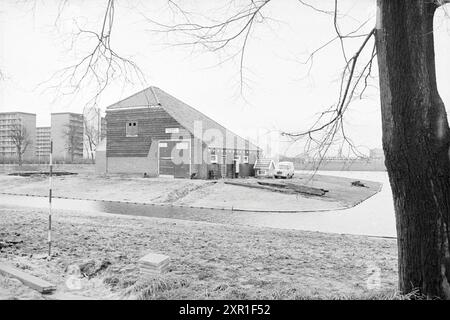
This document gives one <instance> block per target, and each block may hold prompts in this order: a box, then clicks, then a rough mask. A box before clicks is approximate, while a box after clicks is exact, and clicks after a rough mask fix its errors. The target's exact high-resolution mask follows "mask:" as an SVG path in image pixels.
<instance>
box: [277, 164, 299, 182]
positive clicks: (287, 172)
mask: <svg viewBox="0 0 450 320" xmlns="http://www.w3.org/2000/svg"><path fill="white" fill-rule="evenodd" d="M293 176H294V163H292V162H290V161H282V162H280V163H278V166H277V169H276V170H275V174H274V177H275V178H285V179H291V178H292V177H293Z"/></svg>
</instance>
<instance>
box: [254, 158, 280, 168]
mask: <svg viewBox="0 0 450 320" xmlns="http://www.w3.org/2000/svg"><path fill="white" fill-rule="evenodd" d="M254 168H255V169H274V168H275V163H274V162H273V160H272V159H257V160H256V162H255V165H254Z"/></svg>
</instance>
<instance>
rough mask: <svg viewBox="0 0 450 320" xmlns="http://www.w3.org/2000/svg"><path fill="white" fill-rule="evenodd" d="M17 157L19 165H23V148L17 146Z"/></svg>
mask: <svg viewBox="0 0 450 320" xmlns="http://www.w3.org/2000/svg"><path fill="white" fill-rule="evenodd" d="M17 159H18V162H19V167H21V166H22V150H21V147H17Z"/></svg>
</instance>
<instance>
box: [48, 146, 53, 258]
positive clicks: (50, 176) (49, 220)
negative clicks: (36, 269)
mask: <svg viewBox="0 0 450 320" xmlns="http://www.w3.org/2000/svg"><path fill="white" fill-rule="evenodd" d="M52 154H53V140H50V157H49V159H50V160H49V162H50V168H49V176H48V177H49V178H48V180H49V188H48V259H50V258H51V256H52V175H53V163H52V162H53V161H52V160H53V159H52Z"/></svg>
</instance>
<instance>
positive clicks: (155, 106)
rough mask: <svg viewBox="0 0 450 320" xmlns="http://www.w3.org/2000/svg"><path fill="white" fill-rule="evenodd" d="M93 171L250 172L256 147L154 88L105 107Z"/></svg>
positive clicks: (226, 174) (167, 173) (228, 174)
mask: <svg viewBox="0 0 450 320" xmlns="http://www.w3.org/2000/svg"><path fill="white" fill-rule="evenodd" d="M106 122H107V123H108V126H107V133H106V144H103V148H104V149H103V151H102V146H99V148H98V150H97V161H96V163H97V171H98V172H100V173H102V172H104V173H140V174H146V175H148V176H163V175H164V176H173V177H177V178H201V179H208V178H220V177H230V178H231V177H235V176H249V175H253V165H254V163H255V161H256V159H257V158H258V157H259V156H260V152H261V150H260V149H259V148H258V147H257V146H255V145H254V144H252V143H251V142H249V141H248V140H245V139H243V138H241V137H240V136H238V135H236V134H235V133H233V132H231V131H229V130H227V129H226V128H225V127H223V126H221V125H220V124H218V123H217V122H216V121H214V120H212V119H211V118H209V117H207V116H206V115H204V114H202V113H201V112H199V111H197V110H196V109H194V108H192V107H190V106H189V105H187V104H186V103H184V102H182V101H180V100H178V99H176V98H175V97H173V96H171V95H169V94H168V93H166V92H164V91H163V90H161V89H159V88H157V87H150V88H147V89H145V90H143V91H140V92H138V93H136V94H134V95H132V96H130V97H128V98H126V99H124V100H122V101H119V102H117V103H115V104H113V105H111V106H109V107H108V108H107V109H106Z"/></svg>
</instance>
